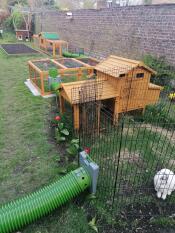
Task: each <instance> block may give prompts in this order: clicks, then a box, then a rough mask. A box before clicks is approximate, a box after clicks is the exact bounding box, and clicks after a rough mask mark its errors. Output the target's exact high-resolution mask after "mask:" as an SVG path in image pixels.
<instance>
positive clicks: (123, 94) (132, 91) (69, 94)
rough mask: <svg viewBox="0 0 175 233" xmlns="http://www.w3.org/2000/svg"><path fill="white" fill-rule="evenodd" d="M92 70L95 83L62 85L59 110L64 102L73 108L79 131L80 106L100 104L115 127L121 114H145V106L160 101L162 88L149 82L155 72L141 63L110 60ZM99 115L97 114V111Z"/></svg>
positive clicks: (111, 57)
mask: <svg viewBox="0 0 175 233" xmlns="http://www.w3.org/2000/svg"><path fill="white" fill-rule="evenodd" d="M94 69H95V70H96V72H95V73H96V78H95V79H94V80H89V81H81V82H75V83H66V84H63V85H62V91H61V94H60V103H61V104H60V105H61V109H62V105H63V99H66V100H67V101H68V102H70V103H71V104H72V105H73V110H74V128H75V129H79V106H80V104H81V103H85V102H88V101H92V100H93V99H95V100H97V101H99V102H100V105H101V106H103V107H105V108H107V109H109V110H110V112H111V113H112V116H113V122H114V124H115V123H117V122H118V117H119V114H120V113H123V112H129V111H133V110H137V109H139V110H142V111H144V109H145V107H146V105H149V104H154V103H156V102H157V101H158V99H159V95H160V91H161V89H162V87H160V86H158V85H155V84H152V83H151V82H150V78H151V75H153V74H155V71H154V70H152V69H151V68H149V67H147V66H146V65H145V64H144V63H143V62H140V61H136V60H130V59H125V58H122V57H117V56H109V57H108V58H107V59H105V60H104V61H102V62H100V63H99V64H97V65H96V66H95V67H94ZM98 112H99V114H100V110H99V111H98ZM98 119H100V116H99V117H98ZM98 125H100V123H99V124H98Z"/></svg>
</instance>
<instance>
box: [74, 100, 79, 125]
mask: <svg viewBox="0 0 175 233" xmlns="http://www.w3.org/2000/svg"><path fill="white" fill-rule="evenodd" d="M73 112H74V129H77V130H79V127H80V121H79V105H78V104H74V105H73Z"/></svg>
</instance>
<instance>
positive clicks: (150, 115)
mask: <svg viewBox="0 0 175 233" xmlns="http://www.w3.org/2000/svg"><path fill="white" fill-rule="evenodd" d="M170 106H171V103H169V104H167V103H159V104H157V105H150V106H147V107H146V110H145V114H144V116H143V120H144V121H146V122H150V123H154V122H157V123H159V124H160V123H163V124H164V123H168V124H175V120H174V118H173V117H172V116H171V114H170V112H169V111H170Z"/></svg>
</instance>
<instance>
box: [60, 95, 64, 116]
mask: <svg viewBox="0 0 175 233" xmlns="http://www.w3.org/2000/svg"><path fill="white" fill-rule="evenodd" d="M59 103H60V113H61V114H63V113H64V112H65V106H64V98H63V96H62V95H61V94H60V95H59Z"/></svg>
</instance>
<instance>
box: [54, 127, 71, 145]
mask: <svg viewBox="0 0 175 233" xmlns="http://www.w3.org/2000/svg"><path fill="white" fill-rule="evenodd" d="M67 136H69V131H68V130H67V129H66V128H65V127H64V123H59V124H58V127H57V128H55V138H56V140H57V142H64V141H66V138H67Z"/></svg>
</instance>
